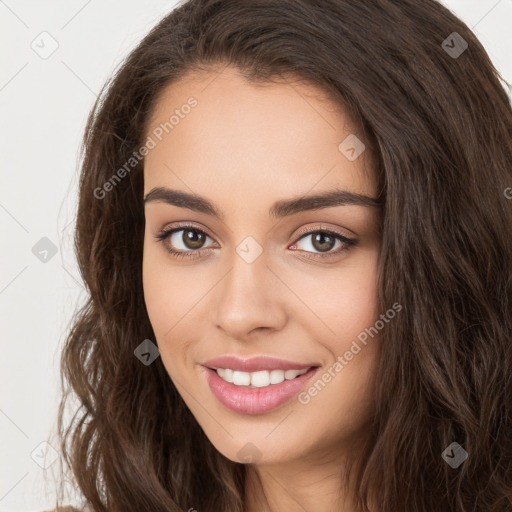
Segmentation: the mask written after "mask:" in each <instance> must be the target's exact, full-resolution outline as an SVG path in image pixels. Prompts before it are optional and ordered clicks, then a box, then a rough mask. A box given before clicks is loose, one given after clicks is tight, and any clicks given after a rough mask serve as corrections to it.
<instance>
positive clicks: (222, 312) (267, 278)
mask: <svg viewBox="0 0 512 512" xmlns="http://www.w3.org/2000/svg"><path fill="white" fill-rule="evenodd" d="M230 263H231V269H230V271H229V272H228V273H227V274H226V275H225V277H224V278H223V279H222V280H221V282H220V283H219V284H218V286H217V287H216V288H217V290H216V293H215V294H214V295H213V296H212V300H213V315H214V322H215V323H216V327H217V328H218V329H221V330H222V331H224V333H225V334H226V335H227V336H229V337H232V338H234V339H237V340H247V339H249V337H250V335H251V333H253V331H256V330H258V332H260V331H261V329H265V330H268V331H269V332H273V331H276V330H280V329H282V328H283V326H284V325H285V324H286V321H287V308H286V302H285V301H286V299H287V298H288V300H290V297H289V292H288V294H286V291H287V290H286V289H285V286H284V285H283V283H282V282H281V281H280V280H279V279H278V278H277V277H276V276H275V273H274V272H273V271H272V269H271V268H269V263H270V264H271V262H269V261H268V258H267V254H266V253H265V251H264V252H263V253H262V254H261V255H260V256H259V257H258V258H257V259H256V260H254V261H252V262H248V261H246V260H245V259H244V258H243V257H241V256H240V255H239V254H237V253H235V254H234V256H233V257H232V258H231V260H230Z"/></svg>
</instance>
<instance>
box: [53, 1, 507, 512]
mask: <svg viewBox="0 0 512 512" xmlns="http://www.w3.org/2000/svg"><path fill="white" fill-rule="evenodd" d="M499 78H500V77H499V74H498V72H497V71H496V70H495V69H494V67H493V66H492V64H491V62H490V60H489V58H488V56H487V54H486V53H485V51H484V49H483V48H482V45H481V44H480V43H479V42H478V40H477V39H476V38H475V36H474V34H473V33H472V32H471V31H470V30H469V28H468V27H467V26H466V25H465V24H463V23H462V22H461V21H460V20H459V19H457V18H456V17H455V16H454V15H453V14H452V13H451V12H450V11H448V10H447V9H446V8H444V7H443V6H442V5H440V4H439V3H437V2H435V1H434V0H423V1H421V2H420V1H418V0H382V1H368V2H360V1H355V0H353V1H351V0H321V1H320V0H281V1H276V0H255V1H254V0H253V1H250V2H249V1H234V0H224V1H222V2H219V1H216V0H189V1H186V2H184V3H182V4H181V5H179V6H178V8H177V9H175V10H174V11H172V12H171V13H170V14H169V15H168V16H167V17H165V18H164V19H163V20H162V21H161V22H160V23H159V24H158V25H157V26H156V27H155V28H154V29H153V30H152V31H151V32H150V33H149V34H148V36H147V37H145V38H144V40H143V41H142V42H141V43H140V44H139V46H138V47H137V48H136V49H135V50H134V51H133V52H132V53H131V55H130V56H129V57H128V58H127V60H126V61H125V62H124V64H123V65H122V66H121V68H120V69H119V70H118V72H117V73H116V75H115V76H114V77H113V79H112V80H111V81H110V82H109V83H108V85H107V87H106V88H105V90H104V92H103V93H102V95H101V97H100V99H99V100H98V101H97V103H96V105H95V106H94V109H93V111H92V112H91V115H90V118H89V122H88V126H87V129H86V134H85V138H84V160H83V167H82V174H81V181H80V200H79V207H78V220H77V226H76V252H77V257H78V261H79V265H80V270H81V273H82V276H83V279H84V282H85V284H86V286H87V288H88V290H89V293H90V298H89V300H88V302H87V304H85V305H84V306H83V308H82V309H81V310H80V312H79V313H78V315H77V318H76V322H75V325H74V327H73V329H72V331H71V333H70V335H69V338H68V340H67V343H66V346H65V349H64V353H63V358H62V364H63V376H64V380H65V384H67V385H68V386H67V393H66V396H65V397H64V398H63V401H62V404H61V410H60V414H59V432H60V435H61V438H62V449H63V452H64V456H65V460H66V462H67V464H68V465H69V467H70V468H71V470H72V473H73V476H74V478H75V480H76V482H77V485H78V488H79V490H80V492H81V493H82V494H83V496H84V499H85V501H86V503H87V506H88V507H89V510H94V511H105V510H108V511H127V510H151V511H162V512H163V511H167V512H168V511H182V510H185V511H187V510H188V511H193V510H197V511H198V512H203V511H219V510H221V511H233V512H234V511H240V512H241V511H244V512H256V511H258V512H260V511H280V510H308V511H310V512H315V511H318V512H320V511H333V510H340V511H344V512H355V511H371V512H377V511H378V512H391V511H393V512H400V511H404V512H405V511H433V510H436V511H445V510H446V511H457V512H462V511H469V510H471V511H490V510H492V511H501V510H503V511H504V510H510V509H511V507H512V463H511V460H512V458H511V455H512V440H511V437H510V434H509V432H510V429H511V428H512V386H511V382H512V368H511V367H512V348H511V344H510V339H511V336H512V320H511V312H512V236H511V233H512V203H511V201H510V199H509V196H508V195H507V192H506V191H507V190H510V187H512V169H511V164H510V162H511V161H512V145H511V144H510V141H511V137H512V109H511V105H510V102H509V99H508V97H507V95H506V93H505V90H504V88H503V87H502V85H501V83H500V81H499ZM73 395H75V396H76V397H78V399H79V401H80V404H81V408H80V409H79V410H78V411H77V415H76V416H75V417H74V419H73V421H72V422H71V423H70V424H66V423H65V421H64V414H63V411H64V407H65V404H66V403H67V399H68V398H69V397H71V396H73Z"/></svg>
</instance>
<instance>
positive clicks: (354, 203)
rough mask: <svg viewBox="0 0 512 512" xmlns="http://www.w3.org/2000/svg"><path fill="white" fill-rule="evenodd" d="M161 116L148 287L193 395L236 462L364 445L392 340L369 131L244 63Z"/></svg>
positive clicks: (162, 346) (176, 90)
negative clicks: (382, 304)
mask: <svg viewBox="0 0 512 512" xmlns="http://www.w3.org/2000/svg"><path fill="white" fill-rule="evenodd" d="M187 105H188V106H187ZM173 115H174V118H171V116H173ZM170 119H171V120H170ZM169 120H170V121H169ZM166 122H167V125H166V124H165V123H166ZM148 126H149V128H148V132H147V133H146V138H148V137H149V138H150V139H151V140H152V142H149V143H148V147H150V148H151V149H150V150H149V152H148V154H147V156H146V158H145V165H144V195H145V198H146V200H145V216H146V228H145V239H144V258H143V283H144V295H145V301H146V306H147V310H148V314H149V317H150V320H151V324H152V326H153V329H154V333H155V336H156V340H155V341H156V343H157V345H158V347H159V350H160V355H161V358H162V362H163V364H164V366H165V368H166V370H167V372H168V374H169V377H170V379H171V380H172V382H173V383H174V385H175V386H176V388H177V389H178V391H179V393H180V395H181V396H182V398H183V400H184V401H185V403H186V404H187V406H188V407H189V409H190V410H191V412H192V413H193V414H194V416H195V418H196V419H197V421H198V422H199V424H200V425H201V427H202V429H203V430H204V432H205V433H206V435H207V436H208V438H209V439H210V441H211V442H212V443H213V445H214V446H215V447H216V448H217V449H218V450H219V451H220V452H221V453H222V454H224V455H225V456H226V457H228V458H229V459H231V460H233V461H236V462H250V461H252V462H255V463H260V464H264V463H277V462H285V461H289V460H292V459H299V458H304V459H306V458H309V459H311V460H313V458H314V457H316V456H319V457H320V456H325V455H326V454H330V455H332V456H336V454H338V453H339V452H340V451H343V450H345V451H346V450H347V449H348V447H350V446H354V441H355V439H357V438H358V437H359V436H361V435H362V433H364V432H365V431H366V430H367V428H368V424H369V421H370V419H371V415H372V412H373V406H374V401H373V395H374V377H373V376H374V373H375V369H376V364H377V361H378V354H379V343H378V337H379V336H378V334H377V335H375V334H374V331H375V329H374V331H371V332H372V333H373V334H372V335H368V328H370V327H372V326H374V325H375V323H376V321H378V319H379V313H380V312H379V311H378V307H377V263H378V255H379V243H380V239H379V233H378V221H379V214H380V213H379V209H378V208H377V207H375V206H372V205H371V203H370V202H369V204H365V203H364V199H361V198H364V197H369V198H375V197H376V195H377V183H376V180H375V177H374V176H373V174H372V172H370V170H368V169H369V165H368V163H369V161H370V160H369V155H368V151H366V152H365V151H364V149H363V146H362V145H361V144H362V143H364V140H363V138H362V136H361V135H360V134H359V137H358V139H359V141H358V139H355V138H354V137H353V133H354V131H353V130H354V127H353V124H352V122H351V120H350V119H348V118H347V117H346V116H345V115H344V113H343V112H342V111H341V109H340V108H339V107H338V106H337V105H336V104H334V103H332V102H331V101H330V100H329V99H328V98H327V97H326V96H325V94H322V92H321V91H320V90H318V89H316V88H314V87H312V86H307V85H304V84H303V83H300V84H299V83H294V82H286V83H285V82H284V81H283V82H279V83H271V84H270V83H269V84H264V85H251V84H249V83H248V82H246V81H245V80H244V79H243V78H242V77H241V76H240V75H239V74H238V73H237V71H236V70H235V69H232V68H230V67H228V68H226V69H224V70H223V71H222V72H221V73H215V74H213V73H212V74H210V73H203V74H196V75H188V76H187V77H186V78H185V79H183V80H182V81H180V82H178V83H175V84H172V85H171V86H169V87H168V88H167V89H166V90H165V91H164V94H163V95H162V96H161V97H160V99H159V102H158V104H157V105H156V108H155V110H154V112H153V115H152V117H151V120H150V123H149V125H148ZM163 127H164V128H163ZM349 136H350V137H351V138H349V139H347V137H349ZM147 140H148V141H149V139H147ZM344 141H345V142H344ZM340 143H343V144H341V146H340ZM153 146H154V147H153ZM352 149H353V150H352ZM362 149H363V151H362V153H361V154H360V155H359V156H358V153H359V152H360V151H361V150H362ZM333 191H342V192H340V194H333ZM329 192H330V193H331V196H330V197H328V196H326V197H324V198H323V199H317V200H316V201H311V200H309V199H310V198H311V197H312V196H325V195H326V194H327V193H329ZM347 198H348V199H351V200H349V201H347ZM365 329H366V331H365ZM365 333H366V335H365ZM363 339H364V342H363ZM357 347H359V348H357ZM169 385H171V383H169Z"/></svg>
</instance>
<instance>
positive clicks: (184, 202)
mask: <svg viewBox="0 0 512 512" xmlns="http://www.w3.org/2000/svg"><path fill="white" fill-rule="evenodd" d="M151 202H163V203H167V204H170V205H174V206H178V207H181V208H188V209H189V210H193V211H196V212H200V213H205V214H207V215H212V216H213V217H216V218H217V219H220V220H224V214H223V213H222V211H221V210H220V209H219V208H218V207H217V206H216V205H215V204H214V203H212V202H211V201H209V200H208V199H206V198H205V197H202V196H200V195H197V194H189V193H188V192H183V191H181V190H172V189H170V188H166V187H155V188H153V189H152V190H151V191H150V192H148V194H147V195H146V196H145V197H144V205H146V204H148V203H151ZM345 205H357V206H366V207H373V208H380V207H381V206H382V205H383V203H382V202H381V201H380V200H379V199H375V198H373V197H369V196H366V195H363V194H356V193H354V192H349V191H348V190H341V189H333V190H328V191H326V192H321V193H318V194H315V195H309V196H300V197H296V198H291V199H286V200H280V201H276V202H275V203H274V204H273V205H272V206H271V208H270V210H269V214H270V216H271V217H273V218H282V217H288V216H290V215H294V214H296V213H300V212H304V211H310V210H320V209H322V208H330V207H333V206H345Z"/></svg>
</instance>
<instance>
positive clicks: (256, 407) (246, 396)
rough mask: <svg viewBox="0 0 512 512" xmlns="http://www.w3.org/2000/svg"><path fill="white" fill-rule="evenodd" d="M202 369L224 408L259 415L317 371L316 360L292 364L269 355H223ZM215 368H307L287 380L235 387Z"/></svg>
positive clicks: (270, 408)
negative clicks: (243, 356)
mask: <svg viewBox="0 0 512 512" xmlns="http://www.w3.org/2000/svg"><path fill="white" fill-rule="evenodd" d="M202 365H203V366H204V367H205V371H206V379H207V381H208V384H209V386H210V389H211V390H212V392H213V394H214V395H215V396H216V397H217V399H218V400H219V402H221V403H222V404H223V405H224V406H225V407H227V408H228V409H230V410H232V411H234V412H238V413H241V414H253V415H254V414H262V413H264V412H268V411H271V410H273V409H275V408H276V407H279V406H280V405H282V404H284V403H285V402H287V401H288V400H290V399H291V398H292V397H293V396H295V395H296V394H297V393H298V392H299V391H300V390H301V389H303V388H304V387H305V386H306V383H307V381H309V380H310V379H311V378H312V376H313V375H314V374H315V373H316V371H317V370H318V363H309V364H304V363H296V362H293V361H285V360H282V359H275V358H271V357H254V358H251V359H245V360H244V359H239V358H237V357H233V356H223V357H218V358H215V359H211V360H209V361H206V362H204V363H202ZM217 368H229V369H231V370H238V371H244V372H255V371H259V370H267V371H271V370H302V369H304V368H309V370H308V371H307V372H306V373H304V374H303V375H300V376H298V377H295V378H294V379H291V380H285V381H284V382H281V383H280V384H271V385H269V386H267V387H264V388H250V387H248V386H237V385H235V384H232V383H230V382H226V381H225V380H224V379H222V378H221V377H219V375H217V372H216V371H215V370H216V369H217Z"/></svg>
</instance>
